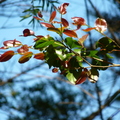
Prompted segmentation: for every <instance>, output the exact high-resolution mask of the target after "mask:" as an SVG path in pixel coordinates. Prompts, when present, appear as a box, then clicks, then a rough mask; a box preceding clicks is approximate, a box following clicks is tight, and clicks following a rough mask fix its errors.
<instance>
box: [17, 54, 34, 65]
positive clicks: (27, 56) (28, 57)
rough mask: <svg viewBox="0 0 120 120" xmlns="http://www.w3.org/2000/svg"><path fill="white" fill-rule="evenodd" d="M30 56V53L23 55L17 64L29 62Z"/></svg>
mask: <svg viewBox="0 0 120 120" xmlns="http://www.w3.org/2000/svg"><path fill="white" fill-rule="evenodd" d="M32 55H33V53H32V52H27V53H25V54H24V55H23V56H22V57H21V58H20V59H19V60H18V62H19V63H21V64H22V63H25V62H27V61H29V60H30V58H31V57H32Z"/></svg>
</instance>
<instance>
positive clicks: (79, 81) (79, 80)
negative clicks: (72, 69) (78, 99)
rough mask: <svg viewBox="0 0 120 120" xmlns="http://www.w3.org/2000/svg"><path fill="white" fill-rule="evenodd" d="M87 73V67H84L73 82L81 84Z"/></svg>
mask: <svg viewBox="0 0 120 120" xmlns="http://www.w3.org/2000/svg"><path fill="white" fill-rule="evenodd" d="M87 73H88V70H87V69H84V71H82V72H81V73H80V76H79V78H78V79H77V80H76V81H75V84H76V85H77V84H81V83H83V82H85V80H86V79H87V77H88V75H87Z"/></svg>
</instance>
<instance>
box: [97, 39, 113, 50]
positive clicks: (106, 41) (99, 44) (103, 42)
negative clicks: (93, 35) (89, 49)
mask: <svg viewBox="0 0 120 120" xmlns="http://www.w3.org/2000/svg"><path fill="white" fill-rule="evenodd" d="M110 43H112V40H111V39H109V38H108V37H103V38H101V39H100V40H99V41H98V42H97V43H96V47H101V48H106V46H107V45H109V44H110Z"/></svg>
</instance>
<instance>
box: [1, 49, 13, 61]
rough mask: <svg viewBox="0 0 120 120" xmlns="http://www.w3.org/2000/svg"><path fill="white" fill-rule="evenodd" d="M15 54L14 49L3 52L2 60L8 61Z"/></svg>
mask: <svg viewBox="0 0 120 120" xmlns="http://www.w3.org/2000/svg"><path fill="white" fill-rule="evenodd" d="M13 55H14V51H12V50H9V51H7V52H5V53H3V54H2V55H1V56H0V62H6V61H8V60H10V59H11V58H12V57H13Z"/></svg>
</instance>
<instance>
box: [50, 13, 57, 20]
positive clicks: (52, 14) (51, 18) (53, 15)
mask: <svg viewBox="0 0 120 120" xmlns="http://www.w3.org/2000/svg"><path fill="white" fill-rule="evenodd" d="M55 17H56V11H53V12H52V13H51V15H50V19H49V22H52V21H53V19H54V18H55Z"/></svg>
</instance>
